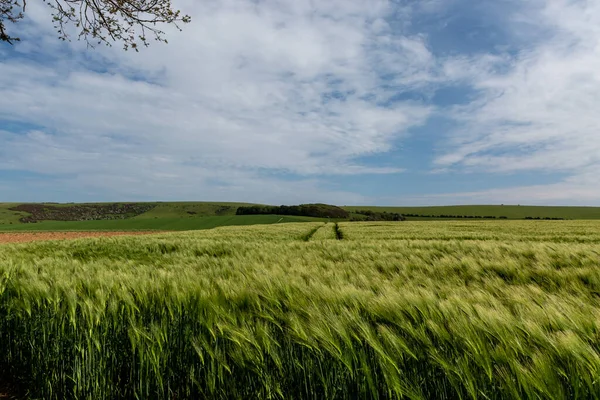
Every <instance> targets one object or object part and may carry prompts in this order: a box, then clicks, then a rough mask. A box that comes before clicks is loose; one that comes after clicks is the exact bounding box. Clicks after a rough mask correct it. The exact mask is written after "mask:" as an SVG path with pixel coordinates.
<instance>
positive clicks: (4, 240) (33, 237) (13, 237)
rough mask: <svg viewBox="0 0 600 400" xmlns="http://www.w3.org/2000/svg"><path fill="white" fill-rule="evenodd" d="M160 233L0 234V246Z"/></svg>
mask: <svg viewBox="0 0 600 400" xmlns="http://www.w3.org/2000/svg"><path fill="white" fill-rule="evenodd" d="M154 233H161V231H129V232H128V231H119V232H117V231H114V232H113V231H107V232H100V231H96V232H94V231H89V232H4V233H3V232H0V244H8V243H27V242H35V241H42V240H73V239H81V238H92V237H113V236H134V235H151V234H154Z"/></svg>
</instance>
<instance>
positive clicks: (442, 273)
mask: <svg viewBox="0 0 600 400" xmlns="http://www.w3.org/2000/svg"><path fill="white" fill-rule="evenodd" d="M338 227H339V228H338V229H339V231H340V232H341V235H338V236H340V237H342V240H337V239H336V234H335V224H333V223H329V224H325V223H301V224H294V223H290V224H273V225H254V226H238V227H221V228H217V229H212V230H204V231H196V232H185V233H168V234H167V233H163V234H157V235H151V236H140V237H115V238H103V239H83V240H76V241H65V242H35V243H29V244H19V245H0V371H3V374H2V375H0V380H1V379H5V380H10V381H11V382H13V386H12V387H13V388H20V389H22V390H23V391H25V392H26V391H29V393H28V397H31V398H44V399H64V398H85V399H131V398H140V399H181V398H211V399H250V398H257V399H267V398H273V399H395V398H411V399H459V398H463V399H485V398H487V399H508V398H514V399H516V398H531V399H590V398H599V397H600V388H599V385H600V382H599V381H598V376H600V268H599V265H600V222H594V221H441V222H440V221H430V222H400V223H384V222H372V223H359V222H355V223H339V225H338ZM0 387H1V382H0ZM15 390H16V389H15Z"/></svg>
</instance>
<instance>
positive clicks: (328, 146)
mask: <svg viewBox="0 0 600 400" xmlns="http://www.w3.org/2000/svg"><path fill="white" fill-rule="evenodd" d="M175 6H176V7H177V8H179V9H181V10H182V11H183V12H184V13H186V14H189V15H191V16H192V22H191V23H190V24H187V25H185V26H184V27H183V28H184V29H183V32H179V31H177V30H175V29H173V28H171V27H164V30H165V31H166V34H167V35H166V36H167V38H168V41H169V43H168V44H163V43H152V44H151V46H150V47H148V48H143V49H142V50H141V51H140V52H139V53H136V52H132V51H128V52H125V51H123V50H122V48H121V47H120V46H119V45H116V46H113V47H106V46H99V47H96V48H95V49H89V48H87V47H86V45H85V43H83V42H79V41H77V40H76V39H75V40H72V41H71V42H62V41H59V40H58V38H57V34H56V33H55V31H54V28H53V24H52V21H51V18H50V13H49V10H48V9H47V6H45V5H44V3H43V2H41V1H39V2H28V4H27V10H26V18H25V20H23V21H21V22H20V23H18V24H16V25H11V26H10V28H11V29H13V30H12V31H11V32H10V33H12V34H13V35H16V36H20V37H21V42H18V43H16V44H15V45H13V46H11V45H8V44H2V43H0V201H6V202H30V201H31V202H37V201H57V202H83V201H158V200H162V201H169V200H182V201H183V200H189V201H245V202H259V203H268V204H296V203H307V202H326V203H332V204H338V205H364V204H370V205H445V204H533V205H590V206H593V205H596V206H600V2H598V1H597V0H420V1H403V0H394V1H384V0H368V1H367V0H364V1H363V0H179V1H175Z"/></svg>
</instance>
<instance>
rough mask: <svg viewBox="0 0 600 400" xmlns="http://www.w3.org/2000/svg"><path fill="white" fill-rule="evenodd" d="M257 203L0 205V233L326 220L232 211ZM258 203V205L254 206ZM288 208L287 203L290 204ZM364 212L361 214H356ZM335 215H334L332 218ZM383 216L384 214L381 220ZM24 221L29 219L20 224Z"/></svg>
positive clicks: (546, 210) (452, 214) (517, 210)
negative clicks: (239, 213)
mask: <svg viewBox="0 0 600 400" xmlns="http://www.w3.org/2000/svg"><path fill="white" fill-rule="evenodd" d="M251 206H257V205H256V204H250V203H223V202H156V203H87V204H85V203H84V204H56V203H37V204H32V203H26V204H19V203H0V232H2V231H8V232H11V231H12V232H14V231H140V230H142V231H148V230H154V231H186V230H201V229H211V228H215V227H219V226H231V225H255V224H274V223H278V222H325V221H327V219H326V218H315V217H306V216H299V215H289V214H285V213H284V215H276V214H277V209H280V210H282V209H283V208H285V207H273V206H261V208H272V209H273V210H274V214H266V215H265V214H260V215H236V214H237V212H238V208H239V207H242V209H244V208H246V209H248V208H249V207H251ZM258 206H260V205H258ZM288 208H290V207H288ZM343 209H344V210H345V212H346V211H347V212H348V213H349V215H348V217H349V218H335V220H337V221H341V220H344V219H349V220H355V219H358V220H364V219H367V218H368V217H367V215H365V214H364V212H365V211H366V212H367V213H369V212H370V213H375V214H378V215H379V217H381V216H382V213H388V214H387V218H389V219H393V218H392V217H393V216H394V214H395V215H397V216H400V215H401V214H402V215H406V216H407V219H408V220H411V221H415V220H423V221H435V220H449V219H467V218H471V219H472V218H474V217H486V216H487V217H493V218H494V219H496V218H497V219H500V218H501V217H505V218H506V219H525V218H532V219H546V218H548V219H549V218H559V219H567V220H589V219H600V207H538V206H508V205H507V206H493V205H488V206H477V205H475V206H443V207H372V206H353V207H343ZM359 212H362V214H359ZM332 218H333V217H332ZM384 219H385V218H384ZM23 221H25V222H28V223H23Z"/></svg>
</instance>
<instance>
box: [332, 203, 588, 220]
mask: <svg viewBox="0 0 600 400" xmlns="http://www.w3.org/2000/svg"><path fill="white" fill-rule="evenodd" d="M342 208H343V209H345V210H347V211H350V212H352V211H356V210H372V211H379V212H383V211H386V212H392V213H400V214H420V215H431V216H436V215H462V216H476V217H477V216H478V217H483V216H495V217H501V216H504V217H507V218H508V219H524V218H526V217H532V218H537V217H539V218H546V217H548V218H564V219H600V207H552V206H547V207H546V206H516V205H506V206H502V205H472V206H432V207H374V206H352V207H350V206H344V207H342ZM409 219H410V218H409Z"/></svg>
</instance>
